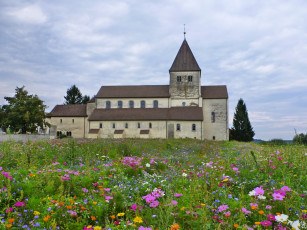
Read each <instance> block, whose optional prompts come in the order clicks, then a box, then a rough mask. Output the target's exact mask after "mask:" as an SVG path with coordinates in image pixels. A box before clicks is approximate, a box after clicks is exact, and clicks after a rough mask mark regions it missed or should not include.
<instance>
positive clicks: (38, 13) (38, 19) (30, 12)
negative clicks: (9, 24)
mask: <svg viewBox="0 0 307 230" xmlns="http://www.w3.org/2000/svg"><path fill="white" fill-rule="evenodd" d="M6 14H7V15H8V16H9V17H11V18H12V19H14V20H16V21H19V22H21V23H26V24H44V23H45V22H46V21H47V15H46V14H45V13H44V11H43V10H42V9H41V8H40V6H39V5H37V4H34V5H28V6H26V7H23V8H19V9H11V10H9V11H8V12H7V13H6Z"/></svg>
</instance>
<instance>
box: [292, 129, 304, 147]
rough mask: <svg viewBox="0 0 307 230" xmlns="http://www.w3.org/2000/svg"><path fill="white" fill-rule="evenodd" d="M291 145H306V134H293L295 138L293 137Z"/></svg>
mask: <svg viewBox="0 0 307 230" xmlns="http://www.w3.org/2000/svg"><path fill="white" fill-rule="evenodd" d="M293 143H295V144H300V145H307V133H306V134H304V133H300V134H297V133H296V132H295V136H294V137H293Z"/></svg>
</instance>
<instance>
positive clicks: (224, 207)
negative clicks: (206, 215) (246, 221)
mask: <svg viewBox="0 0 307 230" xmlns="http://www.w3.org/2000/svg"><path fill="white" fill-rule="evenodd" d="M218 209H219V212H222V211H225V210H227V209H229V207H228V205H221V206H219V207H218Z"/></svg>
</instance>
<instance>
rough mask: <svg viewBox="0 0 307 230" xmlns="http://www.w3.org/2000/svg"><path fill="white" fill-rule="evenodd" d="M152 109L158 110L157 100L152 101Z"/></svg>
mask: <svg viewBox="0 0 307 230" xmlns="http://www.w3.org/2000/svg"><path fill="white" fill-rule="evenodd" d="M153 107H154V108H158V107H159V102H158V100H154V101H153Z"/></svg>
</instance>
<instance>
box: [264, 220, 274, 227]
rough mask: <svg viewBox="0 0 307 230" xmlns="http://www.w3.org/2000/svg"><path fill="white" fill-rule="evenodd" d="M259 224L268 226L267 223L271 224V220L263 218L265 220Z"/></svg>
mask: <svg viewBox="0 0 307 230" xmlns="http://www.w3.org/2000/svg"><path fill="white" fill-rule="evenodd" d="M261 225H262V226H269V225H272V223H271V221H268V220H265V221H262V222H261Z"/></svg>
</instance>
